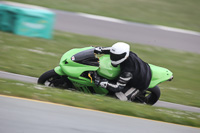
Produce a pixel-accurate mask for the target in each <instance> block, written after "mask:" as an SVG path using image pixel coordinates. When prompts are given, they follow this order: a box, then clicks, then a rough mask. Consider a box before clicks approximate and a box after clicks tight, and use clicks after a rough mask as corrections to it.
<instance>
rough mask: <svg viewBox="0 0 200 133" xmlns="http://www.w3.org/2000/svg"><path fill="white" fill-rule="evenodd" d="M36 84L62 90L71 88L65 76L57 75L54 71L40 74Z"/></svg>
mask: <svg viewBox="0 0 200 133" xmlns="http://www.w3.org/2000/svg"><path fill="white" fill-rule="evenodd" d="M38 84H40V85H45V86H50V87H56V88H62V89H68V88H70V87H72V86H71V83H70V81H69V80H68V78H67V76H60V75H58V74H57V73H56V72H55V71H54V69H52V70H49V71H47V72H45V73H44V74H42V75H41V76H40V77H39V79H38Z"/></svg>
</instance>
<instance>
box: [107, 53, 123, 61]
mask: <svg viewBox="0 0 200 133" xmlns="http://www.w3.org/2000/svg"><path fill="white" fill-rule="evenodd" d="M125 56H126V53H123V54H113V53H110V60H112V61H119V60H121V59H123V58H124V57H125Z"/></svg>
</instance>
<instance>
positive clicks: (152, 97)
mask: <svg viewBox="0 0 200 133" xmlns="http://www.w3.org/2000/svg"><path fill="white" fill-rule="evenodd" d="M159 98H160V88H159V87H158V86H155V87H153V88H148V89H147V90H146V91H144V92H143V93H142V94H140V95H139V96H137V97H136V99H135V102H139V103H146V104H148V105H154V104H155V103H156V102H157V101H158V99H159Z"/></svg>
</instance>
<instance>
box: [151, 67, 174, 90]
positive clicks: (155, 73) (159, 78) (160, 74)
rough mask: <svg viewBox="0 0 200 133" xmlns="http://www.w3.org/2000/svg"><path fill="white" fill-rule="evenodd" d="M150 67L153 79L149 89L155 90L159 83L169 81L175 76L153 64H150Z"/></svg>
mask: <svg viewBox="0 0 200 133" xmlns="http://www.w3.org/2000/svg"><path fill="white" fill-rule="evenodd" d="M149 66H150V68H151V72H152V79H151V82H150V85H149V88H153V87H155V86H156V85H158V84H159V83H162V82H164V81H167V80H169V79H170V78H171V77H172V75H173V73H172V72H171V71H170V70H168V69H166V68H163V67H159V66H155V65H152V64H149Z"/></svg>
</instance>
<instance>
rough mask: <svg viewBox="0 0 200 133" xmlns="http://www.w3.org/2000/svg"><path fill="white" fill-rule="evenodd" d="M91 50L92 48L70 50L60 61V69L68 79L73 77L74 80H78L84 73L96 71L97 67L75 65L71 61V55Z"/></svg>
mask: <svg viewBox="0 0 200 133" xmlns="http://www.w3.org/2000/svg"><path fill="white" fill-rule="evenodd" d="M92 48H93V47H86V48H78V49H72V50H70V51H68V52H66V53H65V54H64V55H63V56H62V58H61V60H60V67H61V69H62V71H63V72H64V73H65V74H66V75H70V77H75V78H78V77H79V76H80V75H81V74H82V73H83V72H85V71H96V70H97V69H98V68H99V67H96V66H89V65H84V64H80V63H76V62H74V61H72V60H71V58H72V56H73V55H75V54H77V53H79V52H81V51H84V50H88V49H92ZM66 62H67V63H66Z"/></svg>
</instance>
